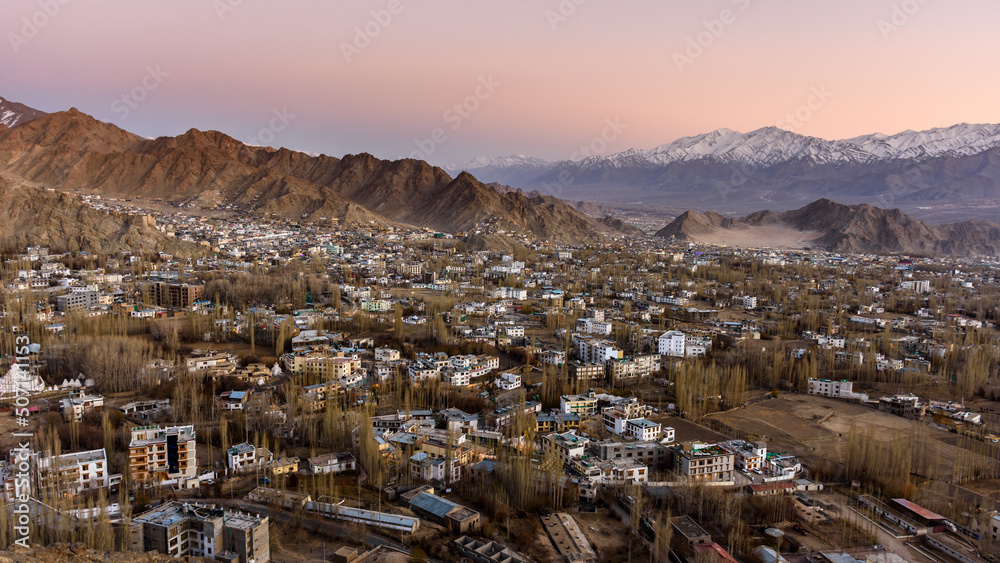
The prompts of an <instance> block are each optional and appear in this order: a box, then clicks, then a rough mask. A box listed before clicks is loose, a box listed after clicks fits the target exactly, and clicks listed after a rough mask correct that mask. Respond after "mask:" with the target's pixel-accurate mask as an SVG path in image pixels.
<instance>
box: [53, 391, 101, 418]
mask: <svg viewBox="0 0 1000 563" xmlns="http://www.w3.org/2000/svg"><path fill="white" fill-rule="evenodd" d="M60 406H61V407H62V413H63V418H64V419H65V420H66V422H73V421H76V422H80V421H81V420H83V415H84V413H87V412H91V411H96V412H101V411H102V410H104V397H103V396H101V395H88V394H86V393H80V394H77V393H72V392H71V393H70V395H69V397H67V398H65V399H63V400H62V401H61V402H60Z"/></svg>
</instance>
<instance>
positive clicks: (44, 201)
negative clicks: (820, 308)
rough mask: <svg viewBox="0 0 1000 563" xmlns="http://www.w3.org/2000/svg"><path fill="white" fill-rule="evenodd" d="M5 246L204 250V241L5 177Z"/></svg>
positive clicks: (1, 215)
mask: <svg viewBox="0 0 1000 563" xmlns="http://www.w3.org/2000/svg"><path fill="white" fill-rule="evenodd" d="M0 224H2V225H4V228H3V229H0V250H4V251H18V250H24V248H25V247H26V246H31V245H39V246H47V247H49V248H51V249H52V250H53V251H56V252H63V251H81V250H83V251H90V252H95V251H101V252H106V253H117V252H122V251H131V252H139V250H140V249H142V251H144V252H150V253H155V252H161V251H162V252H167V253H170V254H174V255H177V256H196V255H203V254H205V252H206V249H205V248H204V247H202V246H200V245H197V244H194V243H189V242H184V241H180V240H177V239H174V238H172V237H168V236H167V235H166V234H164V233H162V232H160V231H158V230H156V228H155V223H154V222H153V220H152V218H151V217H140V216H136V215H125V214H118V213H107V212H104V211H98V210H96V209H93V208H92V207H89V206H88V205H86V204H85V203H83V202H82V201H80V199H79V198H77V197H74V196H72V195H69V194H65V193H59V192H56V191H54V190H49V189H42V188H35V187H28V186H23V185H15V184H13V183H11V182H9V181H7V180H4V179H2V178H0Z"/></svg>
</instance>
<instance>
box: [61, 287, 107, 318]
mask: <svg viewBox="0 0 1000 563" xmlns="http://www.w3.org/2000/svg"><path fill="white" fill-rule="evenodd" d="M98 297H99V294H98V293H97V292H96V291H74V292H72V293H67V294H66V295H59V296H58V297H56V310H57V311H59V312H61V313H69V312H72V311H84V310H87V309H89V308H91V307H96V306H97V299H98Z"/></svg>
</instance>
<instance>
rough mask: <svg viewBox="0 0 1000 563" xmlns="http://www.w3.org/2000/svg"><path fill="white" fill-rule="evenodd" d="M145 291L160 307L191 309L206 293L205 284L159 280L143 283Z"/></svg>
mask: <svg viewBox="0 0 1000 563" xmlns="http://www.w3.org/2000/svg"><path fill="white" fill-rule="evenodd" d="M143 291H144V292H148V293H149V298H150V300H151V301H152V302H153V304H154V305H156V306H158V307H167V308H170V309H190V308H191V306H192V305H194V303H195V301H198V300H199V299H201V298H202V296H203V295H204V294H205V286H203V285H189V284H186V283H166V282H157V283H149V284H144V285H143Z"/></svg>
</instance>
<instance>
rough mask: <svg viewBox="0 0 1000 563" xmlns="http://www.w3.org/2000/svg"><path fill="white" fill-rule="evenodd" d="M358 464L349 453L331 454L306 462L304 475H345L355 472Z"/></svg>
mask: <svg viewBox="0 0 1000 563" xmlns="http://www.w3.org/2000/svg"><path fill="white" fill-rule="evenodd" d="M357 468H358V462H357V460H355V459H354V456H353V455H351V454H350V453H347V452H343V453H331V454H325V455H321V456H316V457H312V458H309V459H307V460H306V469H305V471H304V472H305V473H308V474H309V475H327V474H330V473H347V472H348V471H355V470H357Z"/></svg>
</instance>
